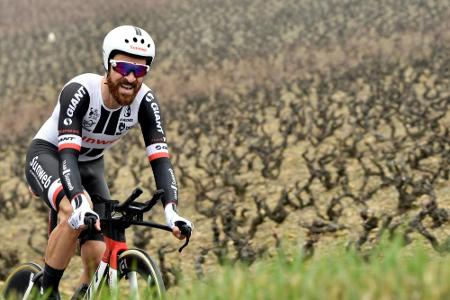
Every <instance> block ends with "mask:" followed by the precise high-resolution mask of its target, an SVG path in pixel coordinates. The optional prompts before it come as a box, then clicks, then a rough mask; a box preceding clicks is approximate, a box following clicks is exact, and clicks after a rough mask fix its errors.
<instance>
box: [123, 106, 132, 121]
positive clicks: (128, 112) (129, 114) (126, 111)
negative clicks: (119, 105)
mask: <svg viewBox="0 0 450 300" xmlns="http://www.w3.org/2000/svg"><path fill="white" fill-rule="evenodd" d="M123 116H124V117H125V118H129V117H130V116H131V106H129V105H127V106H126V107H125V113H124V114H123Z"/></svg>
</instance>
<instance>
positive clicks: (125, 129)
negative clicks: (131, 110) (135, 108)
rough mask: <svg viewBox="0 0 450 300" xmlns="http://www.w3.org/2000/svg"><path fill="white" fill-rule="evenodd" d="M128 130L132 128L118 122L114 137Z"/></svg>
mask: <svg viewBox="0 0 450 300" xmlns="http://www.w3.org/2000/svg"><path fill="white" fill-rule="evenodd" d="M130 128H133V126H128V125H127V124H126V123H124V122H120V123H119V126H118V127H117V132H116V135H121V134H122V133H123V132H124V131H127V130H130Z"/></svg>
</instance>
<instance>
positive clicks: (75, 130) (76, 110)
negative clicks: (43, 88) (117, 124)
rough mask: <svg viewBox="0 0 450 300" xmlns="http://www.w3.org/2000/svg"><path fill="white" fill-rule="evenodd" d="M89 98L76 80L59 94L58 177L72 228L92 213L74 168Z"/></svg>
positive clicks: (77, 169) (77, 170)
mask: <svg viewBox="0 0 450 300" xmlns="http://www.w3.org/2000/svg"><path fill="white" fill-rule="evenodd" d="M89 101H90V98H89V94H88V92H87V90H86V88H85V87H84V86H82V85H81V84H79V83H76V82H72V83H70V84H68V85H66V86H65V87H64V88H63V90H62V91H61V95H60V97H59V105H60V111H59V120H58V154H59V177H60V179H61V183H62V185H63V188H64V192H65V194H66V196H67V198H68V199H69V201H70V202H71V204H72V207H73V209H74V214H73V215H72V217H71V218H70V219H69V224H70V225H71V226H72V228H74V229H77V228H79V227H80V226H81V225H83V224H84V216H85V215H86V213H88V214H94V215H95V213H93V212H92V210H91V208H90V205H89V202H88V200H87V197H86V195H85V194H84V190H83V186H82V184H81V176H80V170H79V168H78V156H79V152H80V149H81V141H82V135H81V131H82V128H81V122H82V120H83V116H84V114H85V113H86V111H87V110H88V108H89ZM80 216H81V217H80Z"/></svg>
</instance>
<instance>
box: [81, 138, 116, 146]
mask: <svg viewBox="0 0 450 300" xmlns="http://www.w3.org/2000/svg"><path fill="white" fill-rule="evenodd" d="M82 140H83V142H85V143H88V144H97V145H110V144H112V143H114V142H116V141H117V140H112V141H105V140H100V139H96V138H90V137H86V136H83V137H82Z"/></svg>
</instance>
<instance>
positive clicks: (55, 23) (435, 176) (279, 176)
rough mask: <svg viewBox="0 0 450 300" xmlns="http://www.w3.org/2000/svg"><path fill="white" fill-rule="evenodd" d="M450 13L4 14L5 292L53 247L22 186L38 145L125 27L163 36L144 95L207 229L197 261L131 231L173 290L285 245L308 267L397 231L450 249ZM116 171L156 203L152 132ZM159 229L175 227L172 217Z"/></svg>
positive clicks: (228, 7) (190, 251) (300, 4)
mask: <svg viewBox="0 0 450 300" xmlns="http://www.w3.org/2000/svg"><path fill="white" fill-rule="evenodd" d="M449 6H450V4H449V3H448V1H443V0H442V1H441V0H436V1H426V2H425V1H423V2H421V1H418V2H414V3H410V2H409V1H397V0H382V1H376V2H373V1H352V0H344V1H342V0H326V1H310V0H281V1H277V0H271V1H263V0H243V1H237V0H225V1H215V0H187V1H183V2H182V3H179V2H175V1H147V2H144V3H143V2H142V1H135V0H132V1H127V4H124V3H123V2H121V1H117V0H111V1H106V0H102V1H96V2H95V3H92V4H87V3H85V2H81V1H70V2H69V1H57V0H50V1H46V5H45V6H42V4H41V2H40V1H26V0H17V1H15V2H14V3H13V4H6V3H4V2H1V3H0V20H1V21H0V41H1V42H0V52H1V53H2V55H1V56H0V66H1V67H2V69H3V70H6V71H4V73H3V77H2V80H0V128H1V129H0V140H1V143H0V167H1V169H2V172H1V174H0V203H1V205H0V215H1V220H2V222H3V223H4V224H8V225H7V226H3V227H2V229H0V236H1V237H2V238H3V239H4V240H8V241H11V242H8V244H7V245H6V249H5V250H4V251H3V253H2V254H1V255H0V265H2V266H3V268H2V269H3V270H4V271H2V272H3V274H0V279H3V278H4V276H5V274H4V273H6V272H7V270H8V269H9V268H10V267H11V265H13V264H14V263H16V262H17V261H24V260H29V259H34V260H39V259H40V258H41V256H42V250H43V249H44V245H45V235H46V228H45V226H46V225H45V219H46V209H45V208H44V207H43V206H42V204H41V203H40V202H39V201H38V200H36V199H31V198H30V196H29V194H28V192H27V188H26V184H25V181H24V176H23V169H24V165H23V164H24V160H25V151H26V147H27V145H28V144H29V142H30V140H31V138H32V137H33V135H34V134H35V132H36V130H37V129H38V128H39V127H40V125H41V124H42V122H43V121H44V120H45V119H46V118H48V116H49V115H50V113H51V110H52V109H53V107H54V105H55V103H56V99H57V95H58V93H59V91H60V89H61V87H62V85H63V84H64V83H65V82H66V81H67V80H69V79H70V78H72V77H74V76H75V75H77V74H79V73H84V72H94V73H102V72H103V69H102V65H101V43H102V39H103V36H104V35H105V33H106V32H108V31H109V30H110V29H111V28H113V27H114V26H117V25H119V24H135V25H138V26H140V27H142V28H145V29H147V30H148V31H149V32H150V34H151V35H152V37H153V38H154V40H155V43H156V46H157V53H156V60H155V64H154V66H153V67H152V71H151V74H150V75H149V76H148V78H147V79H146V83H147V84H148V85H149V86H150V87H152V89H154V90H155V92H156V94H157V96H158V97H159V99H160V102H161V104H162V108H163V116H164V121H165V126H166V128H167V131H168V133H167V135H168V139H169V147H170V151H171V154H172V157H173V159H172V162H173V163H174V165H175V169H176V170H175V171H176V174H177V177H178V180H179V182H180V198H181V199H182V200H181V205H180V206H181V211H182V212H183V213H184V214H185V215H187V216H188V217H190V218H191V219H192V220H193V221H194V223H195V225H196V232H195V235H194V237H193V239H192V246H191V247H189V248H187V249H186V253H184V254H183V256H179V255H178V253H176V249H177V245H178V244H177V242H175V241H174V240H173V239H171V238H170V237H167V236H165V235H164V234H163V233H160V232H154V233H152V234H149V233H148V232H142V231H140V230H136V231H134V232H133V234H130V238H131V239H132V240H133V241H134V242H135V243H136V244H137V245H139V246H140V247H146V248H147V249H149V252H150V253H151V254H152V255H154V256H155V257H156V258H158V259H159V262H160V263H162V267H163V272H164V275H165V277H166V278H165V279H166V282H167V284H168V285H174V284H176V283H177V277H176V275H177V274H178V273H179V271H181V270H183V272H185V273H186V274H188V276H190V277H192V278H195V276H198V277H201V276H202V275H203V274H205V273H209V272H212V271H213V270H214V268H215V266H217V265H218V264H221V263H223V262H224V261H231V262H234V261H239V262H247V263H253V262H254V261H256V260H257V259H259V258H260V257H264V256H266V255H271V254H273V253H274V252H275V251H276V247H277V246H278V245H279V243H280V241H281V240H284V241H287V242H288V243H290V244H292V245H300V247H302V248H303V250H304V251H306V252H307V253H309V254H310V255H312V254H313V253H315V252H318V251H326V249H327V247H328V246H329V245H330V244H335V243H337V242H338V241H339V242H342V241H343V242H345V243H347V244H348V245H349V247H354V248H355V249H357V250H361V251H364V250H365V249H367V248H369V247H371V246H372V245H374V244H376V243H377V241H378V239H379V235H380V233H381V232H388V233H391V234H393V233H399V234H402V235H404V236H405V238H406V239H407V240H408V241H419V242H423V243H426V244H427V245H429V246H431V247H433V248H434V249H435V250H436V251H445V250H446V249H445V245H446V239H447V237H448V235H449V229H450V227H449V208H450V196H449V195H450V185H449V163H450V142H449V141H450V136H449V135H450V133H449V128H450V113H449V105H450V82H449V81H450V72H449V63H450V56H449V53H450V51H449V50H450V46H449V45H450V43H449V42H450V32H449V31H448V28H447V24H448V18H449V17H450V7H449ZM48 14H51V15H52V16H54V17H52V18H47V17H46V16H47V15H48ZM106 161H107V177H108V178H107V179H108V183H109V184H110V188H111V192H112V194H113V197H115V198H116V199H123V198H124V197H125V196H126V195H128V193H129V192H130V191H131V190H132V188H134V187H135V186H137V185H139V186H141V187H143V188H144V190H145V192H146V194H145V195H146V197H148V196H149V195H150V192H151V191H152V190H153V189H154V183H153V177H152V172H151V169H150V167H149V166H148V162H147V160H146V157H145V150H144V147H143V142H142V140H141V137H140V133H139V130H135V131H134V132H133V133H132V134H129V135H128V136H126V137H125V138H124V141H121V143H120V144H119V145H117V146H116V147H115V148H113V150H112V151H111V152H110V153H108V154H107V155H106ZM153 216H154V218H156V219H157V220H160V221H163V219H162V210H161V208H158V210H157V211H155V212H154V213H153ZM24 220H26V222H24ZM73 265H74V266H73V268H74V269H75V270H77V271H78V269H77V266H76V264H73ZM72 275H73V276H74V277H76V275H77V274H76V272H75V273H74V274H72ZM67 282H68V280H66V281H65V283H64V284H65V288H66V289H67V291H70V289H71V287H70V285H69V284H68V283H67Z"/></svg>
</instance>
